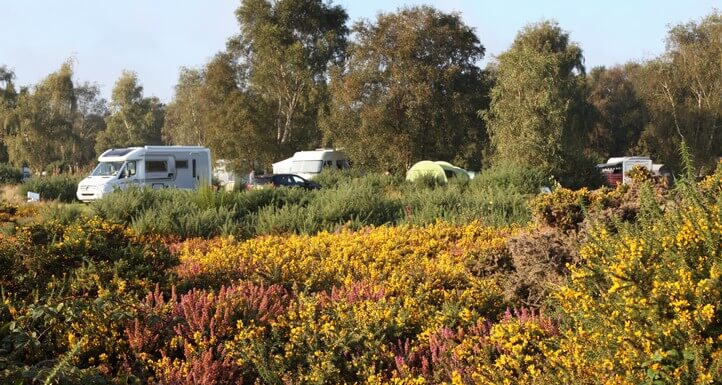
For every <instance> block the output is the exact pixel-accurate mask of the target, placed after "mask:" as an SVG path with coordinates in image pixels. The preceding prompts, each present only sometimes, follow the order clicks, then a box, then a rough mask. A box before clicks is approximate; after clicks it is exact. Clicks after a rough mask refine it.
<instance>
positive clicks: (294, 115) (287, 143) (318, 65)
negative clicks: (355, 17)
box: [228, 0, 348, 152]
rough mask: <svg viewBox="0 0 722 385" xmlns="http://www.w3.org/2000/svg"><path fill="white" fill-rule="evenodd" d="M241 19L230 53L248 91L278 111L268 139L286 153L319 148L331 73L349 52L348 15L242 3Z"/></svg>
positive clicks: (292, 0) (255, 0) (316, 0)
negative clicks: (320, 123) (320, 115)
mask: <svg viewBox="0 0 722 385" xmlns="http://www.w3.org/2000/svg"><path fill="white" fill-rule="evenodd" d="M236 16H237V18H238V21H239V23H240V26H241V31H240V34H239V35H238V36H237V37H235V38H233V39H231V41H229V44H228V46H229V52H230V53H232V54H233V55H234V56H235V58H236V60H237V61H238V62H239V63H240V64H241V65H240V66H239V67H238V69H239V71H240V74H239V76H238V77H239V78H243V79H247V81H248V83H247V84H244V85H243V86H245V87H248V88H249V91H250V92H251V93H252V94H253V95H254V97H258V98H260V99H262V100H263V101H264V102H265V103H267V104H269V105H271V106H273V111H272V114H273V115H272V116H273V126H272V127H273V130H274V131H273V132H269V133H268V135H269V136H271V135H272V137H273V138H274V140H275V141H276V143H277V144H278V145H279V148H280V149H281V150H282V151H284V152H289V151H292V150H295V149H297V148H305V147H308V146H312V145H315V144H317V143H318V141H319V138H320V134H319V130H318V125H317V117H318V113H319V109H320V108H321V107H322V106H323V103H324V95H325V84H326V68H327V65H328V63H330V62H339V61H341V60H342V59H343V54H344V50H345V46H346V35H347V34H348V28H347V27H346V20H347V19H348V15H347V14H346V11H345V10H343V8H341V7H340V6H332V5H331V4H329V3H325V2H323V1H321V0H276V1H269V0H243V1H242V3H241V6H240V7H239V8H238V10H237V11H236Z"/></svg>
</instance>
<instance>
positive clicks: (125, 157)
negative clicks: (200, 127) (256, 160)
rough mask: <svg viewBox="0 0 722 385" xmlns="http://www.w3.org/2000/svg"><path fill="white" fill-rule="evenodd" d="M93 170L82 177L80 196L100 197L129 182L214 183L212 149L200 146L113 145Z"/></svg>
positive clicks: (165, 184)
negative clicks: (118, 146)
mask: <svg viewBox="0 0 722 385" xmlns="http://www.w3.org/2000/svg"><path fill="white" fill-rule="evenodd" d="M98 161H99V162H100V163H98V165H97V166H96V167H95V169H94V170H93V172H92V173H91V174H90V175H89V176H88V177H86V178H85V179H83V180H82V181H80V183H79V184H78V191H77V193H76V195H77V197H78V199H80V200H81V201H83V202H88V201H92V200H96V199H100V198H102V197H103V195H105V194H107V193H109V192H112V191H114V190H115V189H124V188H126V187H128V186H131V185H135V186H148V187H150V188H154V189H155V188H166V187H178V188H183V189H195V188H197V187H198V186H201V185H208V186H209V185H210V184H211V152H210V150H209V149H207V148H205V147H199V146H145V147H129V148H113V149H110V150H107V151H105V152H104V153H102V154H101V155H100V157H98Z"/></svg>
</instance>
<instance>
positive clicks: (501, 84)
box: [483, 21, 588, 182]
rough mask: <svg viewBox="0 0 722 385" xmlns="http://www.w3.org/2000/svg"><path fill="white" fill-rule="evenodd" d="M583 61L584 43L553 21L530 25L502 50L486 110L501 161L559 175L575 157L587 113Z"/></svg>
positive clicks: (579, 147)
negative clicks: (489, 104) (577, 40)
mask: <svg viewBox="0 0 722 385" xmlns="http://www.w3.org/2000/svg"><path fill="white" fill-rule="evenodd" d="M583 61H584V58H583V56H582V50H581V48H579V46H577V45H576V44H575V43H572V42H570V40H569V34H568V33H566V32H564V31H562V29H561V28H560V27H559V26H558V25H557V24H556V23H554V22H550V21H544V22H540V23H538V24H533V25H529V26H527V27H525V28H524V29H523V30H522V31H521V32H520V33H519V34H518V35H517V37H516V39H515V40H514V43H513V44H512V46H511V48H510V49H509V50H508V51H506V52H504V53H502V54H501V55H499V58H498V62H497V63H496V65H495V66H494V68H493V71H494V75H495V78H496V81H495V84H494V87H493V88H492V90H491V106H490V109H489V111H487V112H483V115H484V117H485V119H486V121H487V124H488V126H489V132H490V135H491V140H492V144H493V147H494V154H495V157H496V159H497V160H498V161H504V162H515V163H518V164H519V165H520V166H522V167H530V168H539V169H541V170H543V171H545V172H547V173H552V174H554V175H557V174H559V173H560V171H561V170H562V169H563V168H564V167H565V166H566V165H567V164H568V163H570V162H571V161H572V160H573V159H572V158H571V156H572V155H573V154H576V153H578V152H579V149H581V148H582V146H583V145H584V143H583V142H581V143H580V140H581V138H583V137H584V135H585V132H584V131H583V128H584V122H585V120H586V114H587V113H588V107H587V106H586V104H585V91H586V89H585V87H584V65H583ZM562 182H564V181H562Z"/></svg>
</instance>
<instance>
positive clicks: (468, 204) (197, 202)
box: [91, 172, 531, 238]
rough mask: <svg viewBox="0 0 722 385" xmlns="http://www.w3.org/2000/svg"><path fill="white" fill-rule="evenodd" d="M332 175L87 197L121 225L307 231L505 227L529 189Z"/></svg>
mask: <svg viewBox="0 0 722 385" xmlns="http://www.w3.org/2000/svg"><path fill="white" fill-rule="evenodd" d="M324 178H327V180H328V178H331V176H326V177H324ZM333 178H335V179H334V180H335V182H332V183H328V186H326V187H324V188H322V189H321V190H318V191H310V192H309V191H304V190H300V189H286V188H278V189H260V190H250V191H245V190H242V191H233V192H226V191H222V192H217V193H214V192H212V191H210V190H200V191H197V192H195V191H183V190H174V189H168V190H151V189H128V190H125V191H118V192H115V193H113V194H110V195H109V196H107V197H104V198H103V199H102V200H99V201H97V202H93V203H92V204H91V207H92V209H93V210H94V212H95V213H97V214H98V215H99V216H101V217H102V218H105V219H107V220H109V221H113V222H120V223H125V224H128V225H130V226H132V227H133V228H134V229H135V230H136V231H138V232H140V233H143V234H147V233H155V234H163V235H167V236H176V237H181V238H188V237H213V236H216V235H231V234H232V235H236V236H242V237H251V236H255V235H259V234H278V233H285V232H291V233H297V234H314V233H316V232H319V231H335V230H337V229H339V228H341V227H348V228H351V229H359V228H361V227H365V226H379V225H383V224H401V223H409V224H417V225H423V224H429V223H434V222H435V221H436V220H438V219H443V220H444V221H447V222H450V223H456V224H467V223H470V222H473V221H475V220H480V221H482V222H483V223H485V224H489V225H499V226H504V225H508V224H511V223H517V224H522V223H525V222H526V221H528V220H529V219H530V211H529V207H528V204H527V202H528V201H529V199H530V198H531V195H530V194H528V193H519V192H517V191H516V187H514V186H512V185H511V184H510V185H509V186H508V187H504V186H500V187H491V186H485V185H483V184H480V185H473V184H472V185H467V184H457V183H451V184H449V185H446V186H438V187H433V188H429V187H422V186H420V185H418V184H415V183H404V182H401V181H400V180H399V179H397V178H395V177H393V176H390V175H383V174H374V173H370V174H367V175H364V176H362V177H356V176H354V174H353V173H343V172H342V173H337V174H335V175H334V176H333ZM520 183H521V182H520ZM334 184H335V185H334Z"/></svg>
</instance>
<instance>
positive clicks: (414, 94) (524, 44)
mask: <svg viewBox="0 0 722 385" xmlns="http://www.w3.org/2000/svg"><path fill="white" fill-rule="evenodd" d="M235 15H236V18H237V20H238V23H239V31H238V34H237V35H235V36H231V37H229V40H228V42H227V46H226V48H225V49H224V50H223V51H222V52H218V53H217V54H215V55H213V56H212V58H211V59H210V60H209V61H208V62H207V63H206V64H205V65H204V66H201V67H198V68H181V70H180V75H179V78H178V84H177V85H176V87H175V96H174V97H173V99H172V100H171V101H170V102H169V103H168V105H167V106H166V105H164V104H163V103H161V101H160V100H159V99H158V98H156V97H153V96H145V95H144V94H143V93H144V90H143V86H142V85H141V81H140V79H139V78H138V75H137V74H135V73H134V72H132V71H124V72H123V73H122V74H121V75H120V77H119V78H118V80H117V82H116V83H115V85H114V87H113V89H112V93H111V96H110V101H109V102H107V101H106V100H105V99H103V98H102V97H101V92H100V89H99V88H98V86H97V85H96V84H94V83H89V82H79V81H78V80H77V79H75V78H74V72H73V62H74V61H73V60H68V61H67V62H66V63H63V64H62V65H61V66H60V68H59V69H58V70H57V71H55V72H53V73H51V74H49V75H48V76H47V77H46V78H44V79H43V80H42V81H40V82H38V84H34V85H30V86H23V87H19V86H18V85H17V84H16V79H15V74H14V71H13V70H12V69H9V68H8V67H6V66H3V65H0V128H1V129H2V130H0V140H1V145H0V161H3V162H10V163H12V164H14V165H22V164H28V165H30V166H31V167H33V168H35V169H37V170H40V169H53V168H54V169H57V170H60V169H77V168H79V167H82V166H88V165H89V163H91V162H92V161H93V159H94V158H95V157H96V156H97V154H98V153H99V152H101V151H104V150H105V149H107V148H110V147H121V146H131V145H148V144H161V143H166V144H183V145H203V146H208V147H209V148H211V150H212V153H213V156H214V158H216V159H219V158H224V159H226V160H227V161H228V163H229V164H231V165H232V166H235V168H237V169H239V171H241V169H245V171H248V169H250V168H257V169H259V171H260V170H262V169H266V170H268V169H269V168H270V167H269V166H270V164H271V163H272V162H275V161H278V160H280V159H283V158H285V157H287V156H289V155H290V154H292V153H293V152H295V151H299V150H307V149H312V148H316V147H321V146H326V147H342V148H344V149H345V151H346V152H347V153H348V155H350V158H351V160H352V161H353V162H354V164H356V165H357V166H359V167H364V168H369V169H377V170H391V171H394V172H404V171H405V170H406V169H407V168H408V167H409V166H410V165H411V164H413V163H414V162H416V161H419V160H423V159H433V160H446V161H450V162H452V163H454V164H457V165H459V166H462V167H466V168H468V169H472V170H478V169H481V168H482V167H487V166H488V165H489V164H490V163H492V162H500V163H507V162H512V163H516V164H519V165H522V166H523V167H531V168H538V169H541V170H543V171H546V172H549V173H552V174H554V175H555V176H557V177H559V179H560V180H561V181H562V182H563V183H568V184H570V185H575V183H576V185H579V183H578V182H580V180H582V179H584V178H585V177H584V176H582V175H583V174H584V173H585V172H586V173H593V172H594V167H593V161H596V162H601V161H604V160H605V159H606V158H608V157H612V156H622V155H647V156H651V157H652V159H653V160H654V161H655V163H665V164H667V165H668V166H670V167H671V168H672V169H673V170H677V171H679V169H680V156H679V154H678V149H679V148H680V144H681V142H682V141H684V142H685V143H686V144H687V145H688V147H689V149H690V152H691V154H692V155H693V157H694V160H695V163H696V164H698V165H700V167H699V169H698V170H697V173H698V174H704V173H706V172H707V171H709V170H710V169H711V168H712V167H713V166H714V164H715V163H716V162H717V161H718V158H719V157H720V156H721V155H722V151H721V150H720V148H722V134H721V133H720V132H721V131H720V124H721V123H720V121H722V40H720V39H719V36H721V35H722V16H721V15H720V13H719V11H713V12H711V13H710V14H709V15H707V16H705V17H704V18H702V19H700V20H696V21H690V22H688V23H684V24H679V25H673V26H671V27H669V31H668V33H667V36H666V38H667V46H666V51H665V52H664V53H663V54H662V55H660V56H659V57H656V58H653V59H651V60H647V61H638V62H629V63H625V64H620V65H616V66H614V67H610V68H606V67H598V68H594V69H592V70H591V71H590V73H589V74H588V75H587V73H586V70H585V67H584V56H583V52H582V48H581V47H580V46H579V45H578V44H577V43H575V42H574V41H572V40H571V37H570V35H569V33H568V32H566V31H564V30H563V29H562V27H561V26H559V24H558V23H556V22H555V21H541V22H538V23H534V24H530V25H527V26H526V27H524V28H523V29H522V30H521V31H520V32H519V33H518V35H517V36H516V39H515V40H514V42H513V43H512V45H511V46H510V47H509V48H508V49H507V50H506V51H505V52H502V53H501V54H500V55H498V56H497V57H496V58H495V59H494V60H492V61H491V63H490V64H489V65H488V66H487V68H485V69H482V68H480V67H479V63H480V61H481V60H482V59H483V58H484V54H485V50H484V46H483V44H482V42H481V41H480V40H479V37H478V36H477V35H476V32H475V31H474V29H473V28H471V27H469V26H468V25H466V24H465V23H464V21H463V19H462V15H460V14H457V13H445V12H442V11H439V10H437V9H435V8H433V7H430V6H420V7H410V8H401V9H398V10H397V11H396V12H391V13H382V14H379V15H377V17H376V18H375V19H373V20H361V21H357V22H355V24H352V25H351V27H349V24H348V15H347V13H346V11H345V10H344V9H343V8H342V7H341V6H339V5H334V4H333V3H332V2H327V1H323V0H242V1H241V2H240V6H239V7H238V9H237V11H236V14H235Z"/></svg>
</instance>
